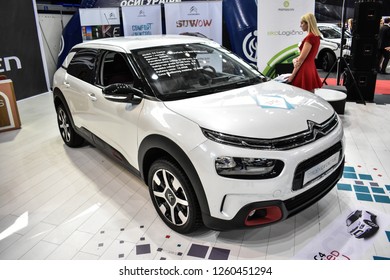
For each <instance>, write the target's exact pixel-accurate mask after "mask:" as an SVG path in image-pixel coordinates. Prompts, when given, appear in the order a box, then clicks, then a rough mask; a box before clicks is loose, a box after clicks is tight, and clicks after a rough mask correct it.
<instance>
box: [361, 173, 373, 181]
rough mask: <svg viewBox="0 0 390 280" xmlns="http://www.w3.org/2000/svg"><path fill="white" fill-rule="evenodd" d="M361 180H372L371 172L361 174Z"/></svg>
mask: <svg viewBox="0 0 390 280" xmlns="http://www.w3.org/2000/svg"><path fill="white" fill-rule="evenodd" d="M359 178H360V180H369V181H372V177H371V175H369V174H359Z"/></svg>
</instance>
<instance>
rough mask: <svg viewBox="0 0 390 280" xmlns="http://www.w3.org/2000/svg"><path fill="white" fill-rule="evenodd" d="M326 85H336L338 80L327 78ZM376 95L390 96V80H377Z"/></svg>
mask: <svg viewBox="0 0 390 280" xmlns="http://www.w3.org/2000/svg"><path fill="white" fill-rule="evenodd" d="M326 83H327V84H328V85H336V84H337V79H336V78H327V79H326ZM375 94H390V80H379V79H377V80H376V85H375Z"/></svg>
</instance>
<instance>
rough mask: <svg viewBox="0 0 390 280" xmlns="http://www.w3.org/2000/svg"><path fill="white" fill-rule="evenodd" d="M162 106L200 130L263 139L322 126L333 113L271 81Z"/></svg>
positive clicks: (293, 89) (319, 102)
mask: <svg viewBox="0 0 390 280" xmlns="http://www.w3.org/2000/svg"><path fill="white" fill-rule="evenodd" d="M165 105H166V106H167V108H169V109H170V110H172V111H174V112H176V113H177V114H180V115H182V116H184V117H186V118H188V119H191V120H192V121H194V122H196V123H198V124H199V126H201V127H203V128H207V129H210V130H214V131H218V132H221V133H226V134H232V135H240V136H245V137H253V138H265V139H270V138H277V137H282V136H286V135H290V134H294V133H297V132H301V131H304V130H306V129H307V128H308V124H307V121H308V120H311V121H314V122H316V123H323V122H324V121H326V120H327V119H329V118H330V117H331V116H332V115H333V113H334V110H333V108H332V107H331V105H329V103H327V102H326V101H324V100H323V99H321V98H320V97H317V96H316V95H314V94H312V93H310V92H307V91H304V90H302V89H299V88H296V87H293V86H290V85H287V84H283V83H278V82H274V81H270V82H266V83H262V84H258V85H254V86H249V87H244V88H239V89H234V90H229V91H225V92H220V93H216V94H210V95H206V96H200V97H194V98H188V99H184V100H177V101H169V102H165Z"/></svg>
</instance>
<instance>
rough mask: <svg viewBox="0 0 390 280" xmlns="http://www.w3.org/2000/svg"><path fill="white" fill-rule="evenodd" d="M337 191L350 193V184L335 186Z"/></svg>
mask: <svg viewBox="0 0 390 280" xmlns="http://www.w3.org/2000/svg"><path fill="white" fill-rule="evenodd" d="M337 189H338V190H341V191H352V187H351V185H350V184H337Z"/></svg>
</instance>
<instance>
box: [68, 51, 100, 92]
mask: <svg viewBox="0 0 390 280" xmlns="http://www.w3.org/2000/svg"><path fill="white" fill-rule="evenodd" d="M97 53H98V50H95V49H82V50H79V51H77V53H76V54H75V55H74V57H73V59H72V60H71V61H70V63H69V66H68V70H67V72H68V74H69V75H72V76H74V77H76V78H78V79H80V80H83V81H85V82H87V83H91V84H92V83H94V77H95V75H94V70H95V62H96V55H97Z"/></svg>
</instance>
